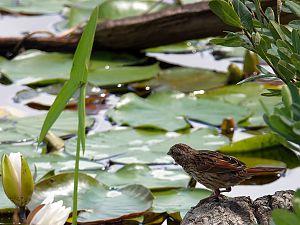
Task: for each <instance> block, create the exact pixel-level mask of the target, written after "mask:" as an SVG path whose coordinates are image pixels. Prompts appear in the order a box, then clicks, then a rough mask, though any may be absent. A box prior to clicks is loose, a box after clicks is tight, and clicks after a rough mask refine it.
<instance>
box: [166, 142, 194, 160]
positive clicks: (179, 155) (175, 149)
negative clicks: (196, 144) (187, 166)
mask: <svg viewBox="0 0 300 225" xmlns="http://www.w3.org/2000/svg"><path fill="white" fill-rule="evenodd" d="M190 152H191V147H190V146H188V145H186V144H181V143H180V144H176V145H173V146H172V147H171V148H170V150H169V152H168V155H170V156H172V158H173V159H174V160H175V162H177V163H178V164H181V161H182V160H184V159H185V158H187V157H188V156H189V154H190Z"/></svg>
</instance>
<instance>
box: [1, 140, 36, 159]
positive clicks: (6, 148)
mask: <svg viewBox="0 0 300 225" xmlns="http://www.w3.org/2000/svg"><path fill="white" fill-rule="evenodd" d="M12 152H14V153H17V152H20V153H21V154H22V155H23V156H25V157H29V156H30V157H38V156H39V155H40V151H39V150H38V149H37V147H36V146H35V145H32V144H29V145H28V144H26V145H25V144H17V145H8V144H7V145H6V144H1V145H0V157H1V156H2V155H3V154H9V153H12ZM0 164H1V162H0Z"/></svg>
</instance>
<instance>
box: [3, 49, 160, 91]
mask: <svg viewBox="0 0 300 225" xmlns="http://www.w3.org/2000/svg"><path fill="white" fill-rule="evenodd" d="M72 58H73V55H71V54H65V53H47V52H42V51H38V50H29V51H26V52H24V53H23V54H21V55H18V56H17V57H15V58H14V59H13V60H4V61H2V62H1V61H0V70H1V72H2V73H3V74H5V75H6V76H7V77H8V78H9V79H10V80H12V81H13V82H16V83H18V84H27V85H35V86H37V85H38V84H39V85H42V86H45V85H47V84H48V85H49V84H53V83H58V82H63V81H65V80H67V79H68V78H69V74H70V70H71V66H72ZM141 61H144V59H143V58H142V59H138V58H137V57H135V56H133V55H129V54H125V53H118V54H117V53H112V52H107V51H101V52H98V53H97V54H94V55H93V56H92V58H91V61H90V64H89V73H90V74H89V79H90V80H89V81H90V82H92V83H95V84H97V85H116V84H119V83H129V82H133V81H140V80H147V79H150V78H153V77H154V76H156V74H157V73H158V71H159V67H158V65H157V64H154V65H152V66H127V67H123V66H125V65H132V64H136V63H139V62H141ZM53 65H55V66H53ZM112 78H113V79H112Z"/></svg>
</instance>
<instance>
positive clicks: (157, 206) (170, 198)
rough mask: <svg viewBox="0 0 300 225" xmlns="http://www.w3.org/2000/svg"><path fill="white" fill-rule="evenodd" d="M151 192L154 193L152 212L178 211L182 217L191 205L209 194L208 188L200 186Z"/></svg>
mask: <svg viewBox="0 0 300 225" xmlns="http://www.w3.org/2000/svg"><path fill="white" fill-rule="evenodd" d="M152 193H153V195H154V202H153V207H152V211H153V212H168V213H174V212H180V214H181V217H182V218H183V217H184V215H185V214H186V213H187V212H188V211H189V210H190V208H191V207H192V206H195V205H197V203H198V202H199V201H200V200H202V199H204V198H207V197H209V196H210V195H211V192H210V191H209V190H206V189H200V188H180V189H170V190H162V191H153V192H152Z"/></svg>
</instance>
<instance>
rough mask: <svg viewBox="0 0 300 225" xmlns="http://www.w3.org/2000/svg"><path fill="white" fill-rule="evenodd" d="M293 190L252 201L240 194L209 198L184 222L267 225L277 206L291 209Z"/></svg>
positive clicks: (203, 224)
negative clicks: (233, 196)
mask: <svg viewBox="0 0 300 225" xmlns="http://www.w3.org/2000/svg"><path fill="white" fill-rule="evenodd" d="M293 195H294V191H291V190H288V191H277V192H276V193H275V194H274V195H266V196H263V197H260V198H257V199H256V200H255V201H252V200H251V199H250V197H246V196H241V197H235V198H229V197H226V196H223V195H222V196H221V197H220V199H216V198H215V197H209V198H206V199H203V200H201V201H200V202H199V203H198V205H197V206H195V207H192V208H191V209H190V210H189V212H188V213H187V214H186V215H185V217H184V218H183V220H182V222H181V225H227V224H228V225H249V224H261V225H268V224H269V223H270V219H271V212H272V210H273V209H276V208H285V209H288V210H293V209H292V199H293Z"/></svg>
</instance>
